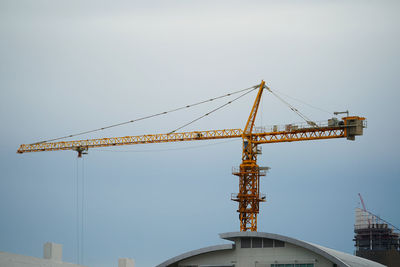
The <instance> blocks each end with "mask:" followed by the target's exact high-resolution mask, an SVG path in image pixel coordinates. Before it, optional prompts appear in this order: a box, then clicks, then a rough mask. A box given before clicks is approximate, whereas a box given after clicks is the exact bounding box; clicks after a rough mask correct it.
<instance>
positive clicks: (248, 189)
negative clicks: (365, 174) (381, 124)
mask: <svg viewBox="0 0 400 267" xmlns="http://www.w3.org/2000/svg"><path fill="white" fill-rule="evenodd" d="M257 87H258V93H257V96H256V99H255V101H254V104H253V106H252V109H251V112H250V116H249V118H248V119H247V122H246V125H245V127H244V129H223V130H207V131H191V132H179V133H176V132H171V133H166V134H146V135H139V136H124V137H111V138H99V139H87V140H76V141H61V142H39V143H34V144H22V145H20V147H19V149H18V151H17V152H18V153H26V152H39V151H56V150H74V151H76V152H78V157H81V156H82V154H85V153H87V151H88V149H89V148H98V147H112V146H122V145H137V144H151V143H167V142H181V141H198V140H212V139H226V138H242V141H243V142H242V162H241V164H240V166H239V168H237V169H234V171H233V174H234V175H236V176H238V177H239V192H238V193H237V194H232V196H231V200H233V201H236V202H238V204H239V207H238V210H237V212H238V213H239V221H240V231H257V216H258V213H259V204H260V202H265V201H266V197H265V195H264V194H261V193H260V177H261V176H265V175H266V170H267V168H266V167H260V166H258V165H257V155H258V154H259V153H260V149H259V148H258V145H261V144H270V143H280V142H294V141H308V140H322V139H334V138H344V137H346V138H347V139H348V140H355V136H358V135H362V134H363V128H365V126H366V124H365V118H364V117H359V116H346V117H343V118H342V120H338V119H334V120H328V123H326V124H316V123H314V122H311V121H307V123H308V124H307V125H300V126H299V125H292V124H289V125H286V127H285V129H284V130H282V129H278V128H277V127H275V126H274V127H273V130H272V131H257V130H256V129H255V126H254V123H255V119H256V115H257V111H258V107H259V105H260V101H261V96H262V93H263V91H264V89H266V90H268V91H271V90H270V88H269V87H268V86H266V85H265V82H264V81H261V83H260V84H259V85H257ZM271 92H272V91H271Z"/></svg>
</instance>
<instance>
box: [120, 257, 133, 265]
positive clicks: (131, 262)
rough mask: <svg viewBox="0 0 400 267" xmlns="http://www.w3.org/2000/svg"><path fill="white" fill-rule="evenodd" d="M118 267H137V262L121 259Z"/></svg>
mask: <svg viewBox="0 0 400 267" xmlns="http://www.w3.org/2000/svg"><path fill="white" fill-rule="evenodd" d="M118 267H135V262H134V261H133V260H132V259H130V258H119V259H118Z"/></svg>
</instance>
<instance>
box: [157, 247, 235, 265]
mask: <svg viewBox="0 0 400 267" xmlns="http://www.w3.org/2000/svg"><path fill="white" fill-rule="evenodd" d="M233 247H234V244H224V245H216V246H209V247H205V248H200V249H196V250H192V251H189V252H186V253H183V254H181V255H178V256H176V257H173V258H171V259H169V260H166V261H164V262H163V263H161V264H159V265H157V266H156V267H166V266H168V265H170V264H173V263H175V262H178V261H181V260H184V259H187V258H190V257H194V256H197V255H200V254H204V253H208V252H212V251H219V250H228V249H233Z"/></svg>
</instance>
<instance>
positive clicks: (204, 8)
mask: <svg viewBox="0 0 400 267" xmlns="http://www.w3.org/2000/svg"><path fill="white" fill-rule="evenodd" d="M399 11H400V4H399V2H398V1H246V2H244V1H44V0H37V1H15V0H9V1H7V0H0V36H1V38H0V121H1V131H0V138H1V142H0V170H1V172H0V214H1V220H0V236H1V238H0V251H7V252H12V253H18V254H25V255H30V256H35V257H41V256H42V245H43V243H45V242H47V241H53V242H57V243H61V244H63V245H64V260H65V261H70V262H76V261H77V220H76V216H77V214H76V213H77V208H76V197H77V174H78V179H81V178H82V171H83V173H84V188H83V189H84V228H83V229H84V231H83V246H84V247H83V248H84V249H83V263H84V264H86V265H89V266H100V267H103V266H117V259H118V258H119V257H130V258H134V259H135V260H136V264H137V266H138V267H150V266H154V265H157V264H159V263H161V262H162V261H164V260H166V259H168V258H170V257H172V256H176V255H178V254H180V253H183V252H186V251H189V250H192V249H197V248H200V247H204V246H208V245H214V244H218V243H221V242H223V241H221V240H219V238H218V236H217V234H218V233H221V232H228V231H237V230H239V222H238V219H237V217H238V215H237V213H236V209H237V206H236V203H234V202H231V201H230V193H232V192H237V190H238V188H237V187H238V181H237V177H235V176H233V175H232V174H231V168H232V167H234V166H238V165H239V164H240V159H241V143H240V140H237V141H233V142H231V141H230V142H221V141H219V142H207V141H205V142H193V143H181V144H158V145H146V146H144V145H143V146H135V147H134V146H131V147H129V146H127V147H122V148H116V149H109V150H106V149H93V150H90V151H89V155H87V156H86V157H85V159H84V166H82V161H77V159H76V154H75V153H73V152H70V151H64V152H43V153H31V154H23V155H18V154H16V153H15V152H16V150H17V148H18V146H19V144H21V143H31V142H35V141H39V140H46V139H50V138H54V137H59V136H63V135H66V134H71V133H75V132H80V131H84V130H91V129H94V128H99V127H102V126H107V125H110V124H114V123H118V122H122V121H127V120H130V119H135V118H138V117H141V116H145V115H149V114H153V113H157V112H161V111H164V110H169V109H173V108H176V107H180V106H182V105H186V104H190V103H194V102H197V101H199V100H204V99H208V98H211V97H215V96H219V95H222V94H225V93H229V92H232V91H235V90H239V89H243V88H247V87H249V86H252V85H255V84H257V83H259V82H260V80H261V79H265V80H266V82H267V84H268V85H269V86H270V87H271V88H272V89H275V90H276V91H278V92H282V93H284V94H287V95H290V96H292V97H295V98H297V99H300V100H303V101H305V102H307V103H310V104H312V105H314V106H317V107H320V108H322V109H324V110H327V111H330V112H333V111H342V110H346V109H349V110H350V112H351V114H354V115H360V116H365V117H367V119H368V128H367V129H366V130H365V135H364V136H362V137H359V138H357V140H356V141H355V142H350V141H347V140H344V139H339V140H326V141H315V142H302V143H300V142H299V143H287V144H274V145H264V146H263V155H261V156H260V157H259V164H260V165H262V166H269V167H271V168H272V169H271V171H270V173H269V174H268V176H267V177H266V178H264V179H263V182H262V188H261V191H262V192H264V193H266V194H267V198H268V202H267V203H265V204H263V205H262V207H261V211H260V212H261V213H260V216H259V230H260V231H265V232H272V233H279V234H283V235H288V236H291V237H294V238H299V239H302V240H305V241H310V242H314V243H317V244H321V245H323V246H327V247H331V248H334V249H338V250H341V251H345V252H348V253H352V252H353V241H352V238H353V224H354V208H355V207H357V205H358V202H359V201H358V197H357V193H359V192H360V193H361V194H362V195H363V196H364V199H365V202H366V205H367V208H368V209H370V210H371V211H372V212H374V213H377V214H378V215H381V216H382V217H383V218H385V219H386V220H388V221H390V222H392V223H393V224H395V225H397V226H398V225H400V214H399V207H398V203H399V202H400V189H399V188H400V179H399V176H400V173H399V168H398V165H399V151H400V142H399V139H398V132H399V130H400V126H399V125H400V124H399V123H398V116H399V111H398V100H399V96H400V93H399V90H398V86H399V80H400V78H399V77H400V75H399V74H400V73H399V70H400V66H399V62H400V57H399V47H400V32H399V31H400V25H399V22H400V19H399V16H398V14H399ZM254 97H255V94H252V95H249V96H246V97H245V98H243V99H241V100H240V101H239V102H238V103H235V104H232V105H229V106H228V107H227V108H225V109H223V110H221V111H219V112H218V113H216V114H215V115H214V116H210V117H207V118H206V119H204V120H201V121H199V122H197V123H195V124H193V125H190V126H188V127H187V128H185V129H184V130H186V131H190V130H208V129H223V128H243V127H244V124H245V122H246V118H247V116H248V114H249V111H250V108H251V105H252V101H253V99H254ZM287 100H288V101H289V102H291V103H292V104H293V105H295V106H296V107H297V108H298V109H299V110H301V111H302V112H303V113H305V114H306V115H307V116H309V117H310V118H312V119H313V120H316V121H319V120H325V119H328V118H330V117H331V116H332V114H328V113H326V112H322V111H320V110H317V109H312V108H310V107H309V106H306V105H304V104H302V103H301V102H296V101H294V100H292V99H289V98H288V99H287ZM223 103H225V102H224V101H220V102H218V103H212V104H210V105H206V106H201V107H197V108H194V109H193V110H188V111H185V112H179V113H175V114H173V115H171V116H165V117H161V118H157V119H152V120H147V121H143V122H140V123H136V124H131V125H127V126H124V127H120V128H116V129H113V130H109V131H105V132H100V133H97V134H93V135H90V136H82V138H92V137H99V136H126V135H139V134H146V133H164V132H168V131H170V130H173V129H174V128H176V127H179V126H181V125H183V124H184V123H186V122H188V121H190V120H191V119H194V118H196V117H197V116H200V115H202V114H204V113H205V112H207V111H209V110H211V109H213V108H215V107H216V106H218V105H220V104H223ZM297 121H300V120H299V118H298V117H296V116H295V115H294V114H293V113H292V112H291V111H290V110H289V109H288V108H287V107H285V106H284V105H282V104H281V103H280V102H279V101H277V99H276V98H274V97H273V96H272V95H271V94H265V96H264V98H263V102H262V105H261V109H260V113H259V116H258V118H257V124H258V125H272V124H286V123H291V122H297ZM78 189H79V190H80V191H82V186H81V184H80V185H79V186H78ZM80 196H82V195H80Z"/></svg>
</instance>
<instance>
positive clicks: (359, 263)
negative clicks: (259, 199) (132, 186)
mask: <svg viewBox="0 0 400 267" xmlns="http://www.w3.org/2000/svg"><path fill="white" fill-rule="evenodd" d="M219 236H220V237H221V238H222V239H226V240H231V241H234V240H235V239H237V238H240V237H260V238H269V239H275V240H280V241H284V242H287V243H290V244H293V245H296V246H299V247H302V248H305V249H307V250H310V251H312V252H314V253H316V254H318V255H321V256H322V257H324V258H326V259H328V260H330V261H332V262H333V263H335V264H337V266H340V267H385V266H384V265H382V264H380V263H377V262H374V261H370V260H367V259H364V258H361V257H357V256H354V255H351V254H347V253H344V252H340V251H337V250H334V249H330V248H326V247H323V246H320V245H316V244H312V243H309V242H305V241H301V240H298V239H294V238H291V237H287V236H283V235H278V234H271V233H263V232H229V233H222V234H220V235H219ZM233 248H234V246H233V244H227V245H217V246H211V247H205V248H201V249H197V250H193V251H190V252H186V253H184V254H181V255H179V256H176V257H173V258H171V259H169V260H167V261H165V262H163V263H161V264H160V265H157V266H156V267H167V266H169V265H171V264H174V263H177V262H179V261H181V260H184V259H187V258H190V257H193V256H197V255H201V254H205V253H208V252H213V251H219V250H230V249H233Z"/></svg>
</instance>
